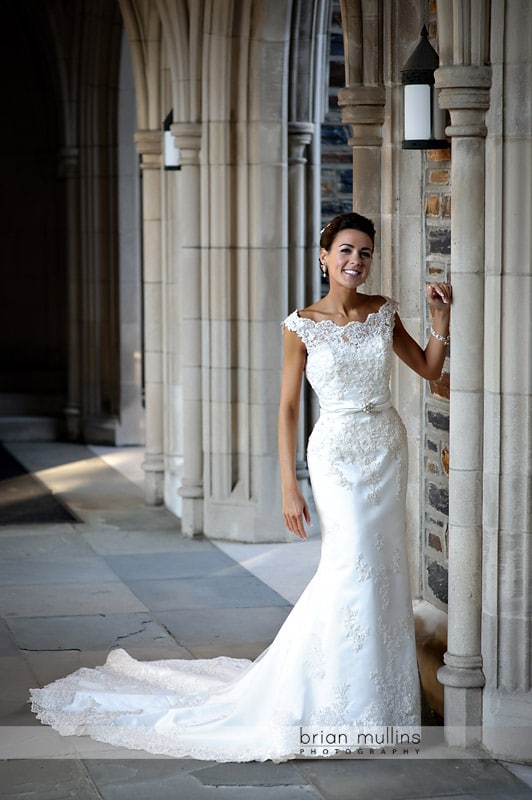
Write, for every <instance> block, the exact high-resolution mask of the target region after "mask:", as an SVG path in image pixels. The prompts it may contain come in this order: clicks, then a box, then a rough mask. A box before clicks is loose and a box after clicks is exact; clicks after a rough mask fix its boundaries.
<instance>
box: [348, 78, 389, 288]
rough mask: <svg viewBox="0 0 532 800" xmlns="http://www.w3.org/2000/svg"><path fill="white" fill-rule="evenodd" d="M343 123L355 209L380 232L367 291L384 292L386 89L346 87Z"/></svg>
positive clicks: (382, 87)
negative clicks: (350, 154) (381, 259)
mask: <svg viewBox="0 0 532 800" xmlns="http://www.w3.org/2000/svg"><path fill="white" fill-rule="evenodd" d="M338 105H339V106H341V107H342V122H344V123H346V124H348V125H350V126H351V132H352V135H351V138H350V140H349V144H350V145H351V146H352V147H353V208H354V210H355V211H358V212H359V213H361V214H364V216H367V217H370V218H371V219H372V220H373V222H374V223H375V227H376V228H377V237H376V240H375V250H376V253H375V261H374V266H373V268H372V272H371V276H370V278H369V280H368V282H367V291H368V292H369V293H371V292H374V291H376V292H379V291H380V270H379V252H380V230H381V225H380V219H381V203H382V197H381V157H382V125H383V122H384V107H385V89H384V86H363V85H357V86H346V87H344V88H343V89H340V91H339V92H338Z"/></svg>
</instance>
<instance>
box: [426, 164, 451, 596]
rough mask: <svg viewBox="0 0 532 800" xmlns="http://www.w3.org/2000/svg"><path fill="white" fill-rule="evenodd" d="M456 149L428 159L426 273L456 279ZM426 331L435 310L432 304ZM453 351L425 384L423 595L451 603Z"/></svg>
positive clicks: (430, 277)
mask: <svg viewBox="0 0 532 800" xmlns="http://www.w3.org/2000/svg"><path fill="white" fill-rule="evenodd" d="M450 158H451V150H450V149H449V150H429V151H428V152H427V154H426V160H425V180H424V207H425V264H426V272H425V277H426V280H427V282H428V281H447V280H449V279H450V274H449V270H450V261H451V186H450V176H451V162H450ZM426 315H427V316H426V335H427V337H428V336H429V335H430V312H429V310H428V307H427V309H426ZM449 355H450V347H449V350H448V353H447V358H446V361H445V365H444V369H443V373H442V376H441V378H440V380H439V381H431V382H430V384H429V383H426V384H425V435H424V454H423V455H424V459H423V461H424V493H423V497H424V503H423V505H424V508H423V545H422V547H423V559H422V563H423V596H424V598H425V599H426V600H429V601H430V602H433V603H435V605H437V606H439V607H440V608H446V605H447V563H448V550H447V548H448V513H449V479H448V476H449V393H450V383H449Z"/></svg>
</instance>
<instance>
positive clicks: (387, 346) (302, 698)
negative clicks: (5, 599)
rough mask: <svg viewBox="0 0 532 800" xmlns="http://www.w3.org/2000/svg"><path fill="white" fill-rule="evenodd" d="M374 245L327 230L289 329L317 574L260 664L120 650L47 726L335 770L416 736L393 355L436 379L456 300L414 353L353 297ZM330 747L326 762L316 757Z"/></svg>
mask: <svg viewBox="0 0 532 800" xmlns="http://www.w3.org/2000/svg"><path fill="white" fill-rule="evenodd" d="M374 237H375V229H374V226H373V223H372V222H371V220H369V219H367V218H366V217H363V216H361V215H359V214H357V213H354V212H352V213H348V214H342V215H340V216H338V217H335V218H334V219H333V220H332V221H331V222H330V223H329V224H328V225H327V226H326V228H324V230H323V231H322V236H321V241H320V263H321V267H322V270H323V271H324V273H325V274H327V275H328V278H329V285H330V288H329V292H328V294H327V295H326V296H325V297H324V298H323V299H321V300H319V301H318V302H317V303H314V304H313V305H311V306H309V307H308V308H306V309H302V310H296V311H294V312H293V313H292V314H290V316H288V317H287V318H286V320H285V321H284V323H283V327H284V351H285V358H284V367H283V378H282V389H281V402H280V410H279V455H280V463H281V481H282V491H283V514H284V519H285V522H286V525H287V527H288V528H289V529H290V530H291V531H292V532H293V533H295V534H296V535H297V536H299V537H301V538H303V539H304V538H306V530H305V524H310V515H309V510H308V506H307V504H306V502H305V499H304V498H303V496H302V494H301V492H300V490H299V487H298V484H297V480H296V475H295V452H296V438H297V423H298V409H299V395H300V391H301V383H302V378H303V373H304V372H306V377H307V379H308V380H309V382H310V384H311V386H312V388H313V389H314V391H315V392H316V394H317V396H318V399H319V403H320V417H319V419H318V422H317V423H316V425H315V427H314V430H313V431H312V434H311V436H310V438H309V442H308V467H309V472H310V477H311V483H312V490H313V495H314V499H315V504H316V508H317V512H318V515H319V518H320V527H321V531H322V549H321V559H320V563H319V566H318V569H317V571H316V574H315V575H314V577H313V578H312V580H311V581H310V583H309V584H308V586H307V588H306V589H305V591H304V592H303V594H302V595H301V597H300V599H299V601H298V602H297V603H296V605H295V606H294V608H293V610H292V612H291V613H290V615H289V617H288V618H287V620H286V621H285V623H284V624H283V626H282V628H281V630H280V631H279V633H278V634H277V636H276V638H275V640H274V641H273V643H272V644H271V645H270V647H269V648H268V649H267V650H265V651H264V652H263V653H262V654H261V655H260V656H259V657H258V658H257V659H256V660H255V661H253V662H251V661H248V660H246V659H233V658H226V657H219V658H214V659H200V660H190V661H189V660H166V661H152V662H137V661H135V660H134V659H133V658H131V657H130V656H128V655H127V653H125V652H124V651H123V650H120V649H118V650H113V651H112V652H111V653H110V655H109V657H108V659H107V662H106V663H105V665H104V666H102V667H97V668H96V669H80V670H78V671H77V672H75V673H73V674H72V675H69V676H67V677H66V678H62V679H60V680H57V681H55V682H54V683H52V684H50V685H49V686H46V687H44V688H43V689H33V690H32V692H31V694H32V702H33V710H34V711H35V713H36V714H37V716H38V718H39V719H41V720H42V722H44V723H46V724H49V725H51V726H52V727H53V728H55V730H57V731H58V732H59V733H61V734H63V735H83V734H85V735H89V736H91V737H92V738H94V739H97V740H99V741H103V742H108V743H110V744H115V745H120V746H125V747H129V748H132V749H140V750H145V751H148V752H150V753H155V754H160V755H168V756H175V757H189V758H198V759H208V760H216V761H253V760H255V761H265V760H267V759H272V760H275V761H282V760H286V759H289V758H297V757H304V756H307V755H308V756H320V755H334V754H335V753H338V752H349V748H350V747H351V746H354V745H355V744H356V743H357V738H356V737H357V735H358V734H357V731H367V730H368V729H371V730H372V731H375V729H381V730H384V729H388V726H391V730H393V731H394V735H398V730H399V729H400V728H405V729H409V730H410V729H411V728H412V726H413V727H414V728H415V726H418V725H419V680H418V672H417V662H416V650H415V640H414V627H413V619H412V604H411V598H410V592H409V579H408V566H407V561H406V552H405V542H404V535H405V531H404V528H405V492H406V485H405V478H406V471H407V464H406V437H405V431H404V427H403V424H402V422H401V420H400V418H399V416H398V414H397V412H396V411H395V409H394V408H393V407H392V405H391V400H390V390H389V381H390V371H391V362H392V357H393V352H395V353H396V355H397V356H399V358H401V359H402V360H403V361H404V362H405V363H406V364H407V365H408V366H409V367H411V368H412V369H413V370H414V372H416V373H417V374H418V375H420V376H422V377H423V378H427V379H430V380H434V379H436V378H438V377H439V375H440V374H441V369H442V366H443V361H444V358H445V352H446V345H447V343H448V332H449V317H450V303H451V287H450V286H449V285H448V284H442V283H431V284H428V286H427V300H428V302H429V304H430V306H431V312H432V325H433V327H432V330H431V336H430V338H429V341H428V343H427V346H426V348H425V349H424V350H423V349H422V348H421V347H419V345H418V344H417V343H416V342H415V341H414V340H413V339H412V338H411V337H410V336H409V334H408V333H407V332H406V330H405V329H404V327H403V325H402V323H401V321H400V319H399V316H398V314H397V309H396V304H395V303H394V302H393V301H392V300H389V299H387V298H384V297H381V296H379V295H367V294H363V293H359V291H358V289H359V287H360V286H362V284H363V283H364V282H365V281H366V279H367V277H368V274H369V271H370V269H371V261H372V257H373V245H374ZM362 735H363V736H366V737H367V734H362ZM372 735H373V734H372ZM399 735H400V734H399ZM358 741H359V742H360V739H359V740H358ZM363 741H367V738H366V739H364V738H363ZM418 741H419V739H418ZM376 742H377V743H382V739H381V740H379V738H377V739H376ZM324 743H325V744H328V745H331V744H332V745H333V747H323V746H321V747H320V746H314V745H323V744H324Z"/></svg>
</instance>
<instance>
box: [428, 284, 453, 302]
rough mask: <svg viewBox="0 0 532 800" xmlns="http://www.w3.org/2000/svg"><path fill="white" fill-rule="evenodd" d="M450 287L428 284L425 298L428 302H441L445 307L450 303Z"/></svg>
mask: <svg viewBox="0 0 532 800" xmlns="http://www.w3.org/2000/svg"><path fill="white" fill-rule="evenodd" d="M451 296H452V287H451V284H450V283H429V284H428V286H427V298H428V300H429V302H430V300H441V302H442V303H445V304H446V305H447V304H448V303H449V302H450V301H451Z"/></svg>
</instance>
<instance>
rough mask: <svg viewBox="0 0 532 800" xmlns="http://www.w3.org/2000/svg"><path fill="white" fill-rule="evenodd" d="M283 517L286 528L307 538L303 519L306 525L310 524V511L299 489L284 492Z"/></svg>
mask: <svg viewBox="0 0 532 800" xmlns="http://www.w3.org/2000/svg"><path fill="white" fill-rule="evenodd" d="M283 517H284V522H285V525H286V527H287V528H288V530H290V531H292V533H295V534H296V536H299V538H300V539H306V538H307V532H306V531H305V525H304V523H303V520H305V522H306V523H307V525H310V524H311V521H310V512H309V510H308V505H307V502H306V500H305V498H304V497H303V495H302V494H301V492H300V491H299V489H293V490H291V491H290V492H287V493H286V494H284V496H283Z"/></svg>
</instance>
